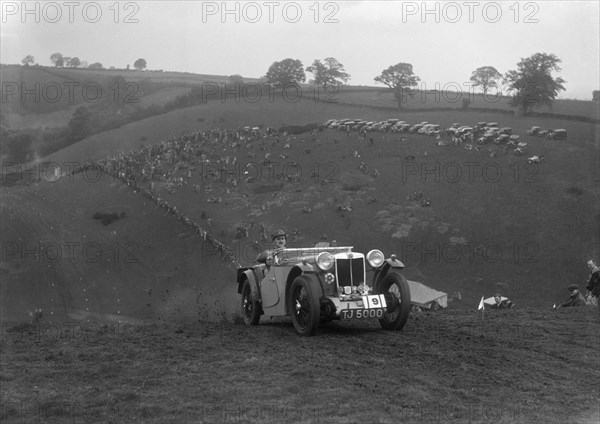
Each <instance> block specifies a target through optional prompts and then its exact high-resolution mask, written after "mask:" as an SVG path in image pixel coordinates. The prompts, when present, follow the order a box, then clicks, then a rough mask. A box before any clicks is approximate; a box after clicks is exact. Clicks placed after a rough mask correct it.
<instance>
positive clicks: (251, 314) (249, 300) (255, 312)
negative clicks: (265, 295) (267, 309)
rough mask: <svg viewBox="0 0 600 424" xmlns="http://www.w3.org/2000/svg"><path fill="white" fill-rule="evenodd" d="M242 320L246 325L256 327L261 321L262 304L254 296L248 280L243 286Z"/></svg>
mask: <svg viewBox="0 0 600 424" xmlns="http://www.w3.org/2000/svg"><path fill="white" fill-rule="evenodd" d="M242 318H243V319H244V323H245V324H246V325H256V324H258V320H259V319H260V304H259V302H258V301H257V300H254V298H253V296H252V286H251V285H250V281H248V279H246V280H244V284H243V285H242Z"/></svg>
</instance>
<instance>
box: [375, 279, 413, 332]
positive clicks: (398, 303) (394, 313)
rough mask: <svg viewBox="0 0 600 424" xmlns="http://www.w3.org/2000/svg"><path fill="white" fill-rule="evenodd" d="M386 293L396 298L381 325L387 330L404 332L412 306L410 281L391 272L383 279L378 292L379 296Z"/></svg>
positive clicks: (385, 313) (389, 306)
mask: <svg viewBox="0 0 600 424" xmlns="http://www.w3.org/2000/svg"><path fill="white" fill-rule="evenodd" d="M386 293H390V294H392V295H393V296H394V302H393V304H392V305H388V309H387V311H386V312H384V314H383V317H382V318H381V319H380V320H379V323H380V324H381V326H382V327H383V328H384V329H386V330H402V328H403V327H404V325H405V324H406V321H407V320H408V314H409V313H410V305H411V304H410V288H409V287H408V281H406V278H404V276H403V275H401V274H399V273H397V272H390V273H389V274H387V275H386V276H385V277H383V279H382V280H381V282H380V284H379V287H378V290H377V294H386ZM386 298H387V296H386Z"/></svg>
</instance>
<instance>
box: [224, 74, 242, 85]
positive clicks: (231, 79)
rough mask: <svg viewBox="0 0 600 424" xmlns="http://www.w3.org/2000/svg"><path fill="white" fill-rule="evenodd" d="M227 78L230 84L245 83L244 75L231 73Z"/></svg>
mask: <svg viewBox="0 0 600 424" xmlns="http://www.w3.org/2000/svg"><path fill="white" fill-rule="evenodd" d="M227 80H228V81H229V84H234V85H235V84H243V83H244V77H242V76H241V75H239V74H233V75H229V78H227Z"/></svg>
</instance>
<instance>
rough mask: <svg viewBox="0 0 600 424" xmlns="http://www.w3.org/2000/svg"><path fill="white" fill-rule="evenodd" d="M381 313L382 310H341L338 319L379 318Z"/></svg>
mask: <svg viewBox="0 0 600 424" xmlns="http://www.w3.org/2000/svg"><path fill="white" fill-rule="evenodd" d="M383 312H384V310H383V309H342V311H341V315H340V318H341V319H343V320H344V319H368V318H381V317H382V316H383Z"/></svg>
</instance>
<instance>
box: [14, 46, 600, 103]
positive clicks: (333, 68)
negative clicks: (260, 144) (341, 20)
mask: <svg viewBox="0 0 600 424" xmlns="http://www.w3.org/2000/svg"><path fill="white" fill-rule="evenodd" d="M50 61H51V62H52V64H53V65H54V66H55V67H60V68H62V67H71V68H78V67H87V68H89V69H104V68H103V66H102V64H101V63H99V62H96V63H92V64H90V65H88V64H87V62H85V61H81V60H80V59H79V58H78V57H67V56H63V55H62V54H61V53H53V54H52V55H50ZM34 62H35V58H34V57H33V56H31V55H27V56H25V58H23V60H22V61H21V63H23V65H25V66H28V65H29V64H31V63H34ZM560 63H561V60H560V59H559V58H558V57H557V56H556V55H554V54H548V53H535V54H533V55H532V56H530V57H527V58H522V59H521V60H520V61H519V62H518V63H517V69H514V70H509V71H508V72H506V73H505V74H504V75H502V74H501V73H500V72H499V71H498V70H497V69H496V68H494V67H493V66H481V67H479V68H477V69H475V70H474V71H473V72H472V73H471V76H470V78H469V80H470V81H471V83H472V84H473V87H479V88H480V89H481V92H482V93H483V95H484V96H485V95H487V94H488V92H489V91H490V90H491V89H495V90H496V94H500V95H501V94H502V92H503V90H502V88H504V90H506V91H507V92H509V93H511V100H510V105H511V106H512V107H516V108H518V109H519V110H521V111H522V112H523V113H524V114H528V113H529V112H531V111H532V109H533V108H536V107H540V106H542V105H546V106H548V107H549V108H552V101H553V100H554V99H556V96H557V95H558V93H559V92H561V91H564V89H565V88H564V85H563V84H564V83H565V80H564V79H563V78H561V77H553V76H552V73H553V72H560V70H561V68H560V66H559V64H560ZM133 66H134V68H135V69H137V70H144V69H146V68H147V62H146V60H145V59H143V58H140V59H137V60H136V61H135V62H134V64H133ZM127 69H129V65H127ZM306 71H307V72H309V73H311V74H313V79H312V80H311V81H309V82H310V83H312V84H314V85H317V86H319V87H323V88H324V89H328V88H331V87H338V86H341V85H344V84H346V83H347V82H348V81H349V80H350V74H348V73H347V72H346V71H345V69H344V65H343V64H341V63H340V62H339V61H338V60H337V59H336V58H334V57H327V58H325V59H324V60H322V61H321V60H319V59H315V60H314V61H313V63H312V65H311V66H309V67H307V68H306ZM265 79H266V81H267V83H269V84H273V85H274V86H276V87H284V86H286V85H288V84H300V83H304V82H305V81H306V74H305V70H304V65H303V64H302V62H301V61H300V60H298V59H292V58H286V59H283V60H281V61H277V62H274V63H273V64H272V65H271V66H270V67H269V69H268V70H267V73H266V75H265ZM374 81H375V82H376V83H379V84H383V85H386V86H387V87H388V89H389V91H390V92H392V94H393V95H394V98H395V100H396V103H397V104H398V108H399V109H402V108H403V105H404V103H405V102H406V100H407V98H408V97H412V96H414V94H415V89H416V88H417V86H418V83H419V82H420V81H421V79H420V78H419V77H418V76H417V75H416V74H415V73H414V71H413V65H412V64H410V63H404V62H400V63H397V64H395V65H391V66H389V67H388V68H386V69H384V70H382V71H381V73H380V74H379V75H377V76H375V77H374ZM230 82H234V83H235V82H239V83H243V78H242V77H241V76H239V75H237V74H236V75H232V76H231V77H230ZM593 98H594V101H598V100H597V99H598V92H597V90H595V91H594V93H593ZM463 106H464V107H467V106H468V103H467V104H466V105H463Z"/></svg>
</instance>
